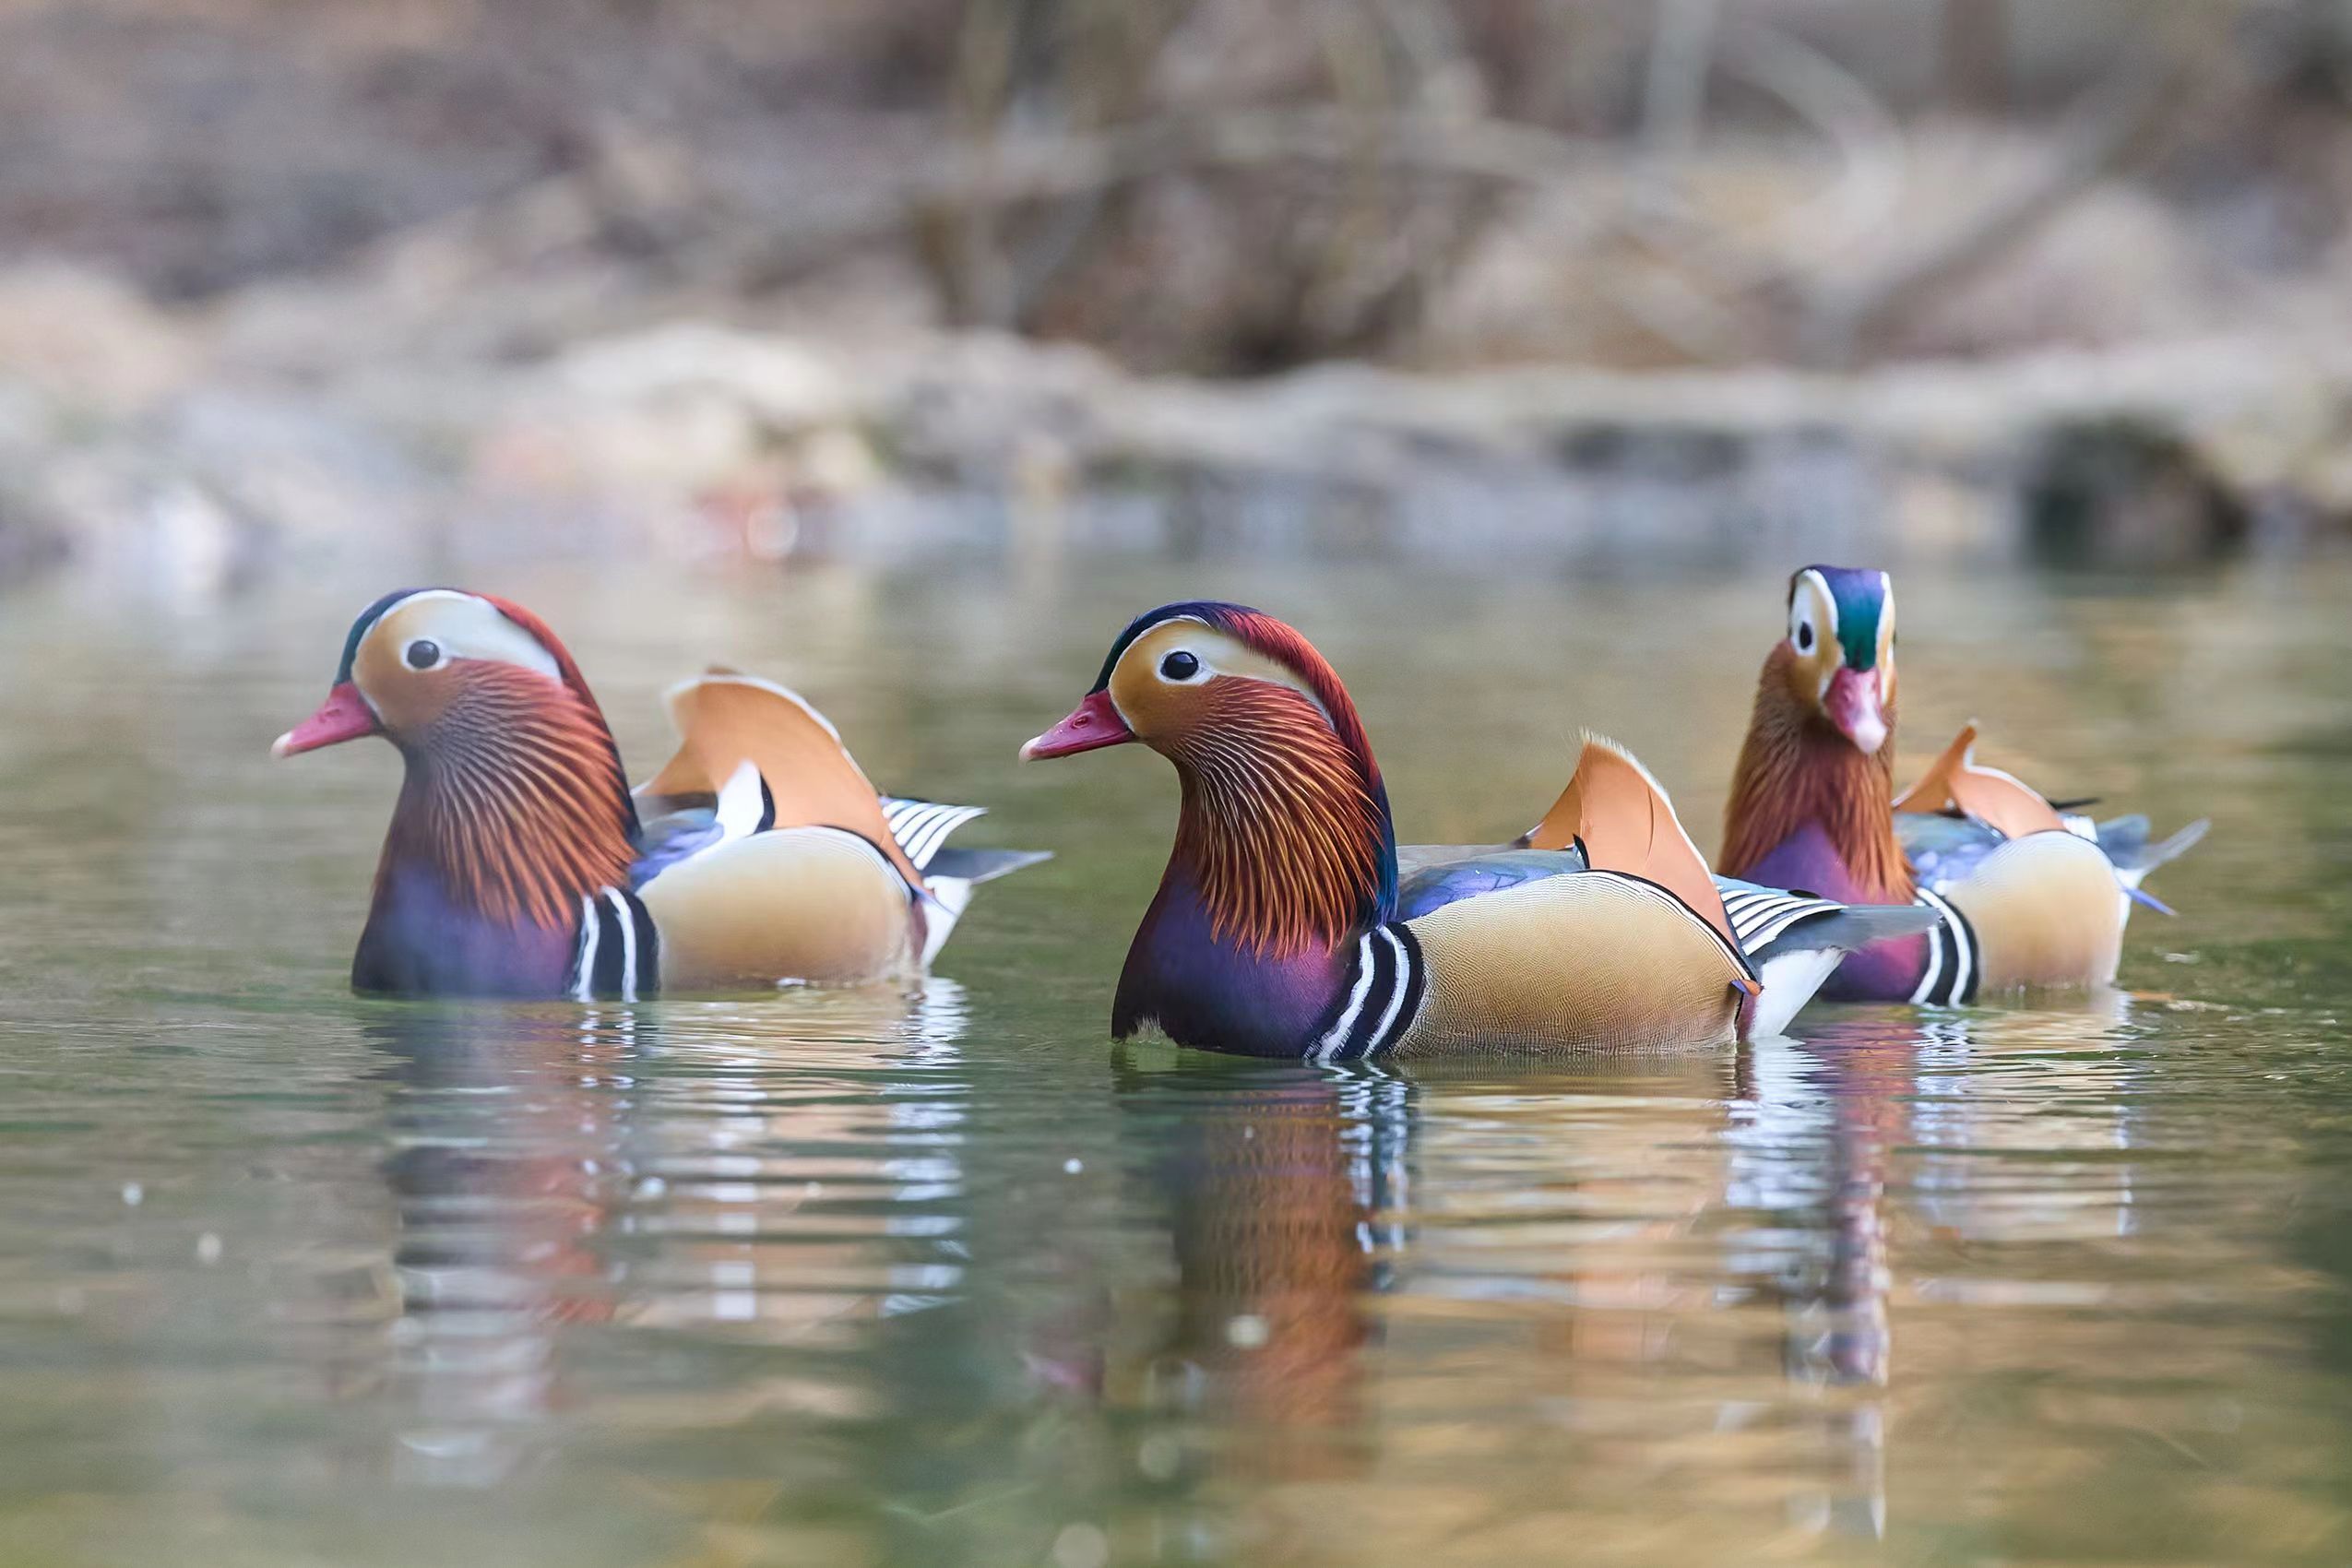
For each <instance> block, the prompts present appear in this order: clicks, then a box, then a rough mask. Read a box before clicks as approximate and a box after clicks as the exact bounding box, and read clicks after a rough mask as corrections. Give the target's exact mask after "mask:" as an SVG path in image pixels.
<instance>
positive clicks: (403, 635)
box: [271, 588, 637, 956]
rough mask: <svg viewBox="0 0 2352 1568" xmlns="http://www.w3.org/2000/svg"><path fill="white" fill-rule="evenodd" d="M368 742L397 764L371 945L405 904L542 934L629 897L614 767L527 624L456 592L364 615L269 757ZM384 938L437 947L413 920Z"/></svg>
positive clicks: (525, 618)
mask: <svg viewBox="0 0 2352 1568" xmlns="http://www.w3.org/2000/svg"><path fill="white" fill-rule="evenodd" d="M369 735H381V736H383V737H384V738H385V739H386V740H388V741H390V742H392V743H393V745H395V746H396V747H398V749H399V752H400V754H401V757H402V759H403V760H404V761H405V763H406V764H407V776H406V779H405V781H404V783H403V785H402V789H401V793H400V800H399V803H398V806H397V807H396V808H395V810H394V813H393V819H392V826H391V830H390V832H389V833H388V834H387V836H386V839H385V846H384V858H383V861H382V862H381V864H380V866H379V868H378V871H377V875H376V907H375V910H374V915H373V916H372V918H371V921H370V925H371V936H372V937H375V936H381V935H382V934H383V933H382V932H378V930H377V928H378V927H379V926H382V925H384V924H385V922H386V921H387V920H389V919H390V917H391V914H392V913H393V911H391V910H389V909H388V906H389V905H390V904H393V903H397V902H399V901H400V900H401V899H402V898H403V897H406V898H407V899H408V902H409V903H410V904H411V905H416V904H420V903H429V904H432V905H434V907H435V909H436V910H437V911H438V912H437V914H436V917H435V918H436V919H438V920H440V921H441V923H442V924H444V925H445V926H446V925H453V924H454V925H462V926H466V927H467V929H468V930H469V932H470V931H473V930H474V928H476V927H483V926H486V927H491V928H500V927H526V926H528V927H531V928H535V929H539V930H543V931H547V932H556V931H564V930H569V929H570V928H571V927H572V926H573V925H574V924H575V923H576V920H577V918H578V912H579V909H580V903H581V899H582V898H583V897H586V896H588V895H592V894H594V893H595V892H596V891H597V890H598V889H600V888H602V887H605V886H610V885H620V886H624V887H625V886H626V885H627V879H628V870H629V865H630V862H631V861H632V860H633V859H634V856H635V845H636V832H637V821H636V808H635V806H634V804H633V803H632V802H631V800H630V797H629V792H628V786H627V781H626V779H625V778H624V775H623V772H622V769H621V761H620V756H619V754H618V752H617V751H616V750H615V748H614V746H613V743H612V733H611V731H609V730H608V729H607V728H606V727H605V722H604V716H603V714H602V713H601V712H600V710H599V709H598V707H597V705H596V699H595V697H594V696H593V695H590V693H589V691H588V683H587V682H586V681H585V680H584V679H583V678H582V677H581V675H580V671H579V668H578V666H577V665H576V664H575V663H574V662H573V661H572V658H571V656H570V655H569V654H568V653H566V652H565V651H564V647H563V645H562V644H561V643H560V642H558V641H557V640H556V638H555V636H554V634H553V633H552V632H551V631H549V630H548V628H547V626H546V625H545V624H544V623H542V622H541V621H540V619H539V618H538V617H537V616H535V615H533V614H531V613H530V612H529V611H527V610H524V609H522V608H521V607H520V606H518V605H515V604H509V603H507V602H505V600H497V599H493V598H489V597H487V596H485V595H481V594H474V593H465V592H460V591H458V590H457V589H454V588H411V589H403V590H401V591H399V592H397V593H390V594H386V595H385V596H384V597H383V598H382V599H380V600H376V601H375V602H374V604H372V605H370V606H368V608H367V609H366V610H365V611H363V612H362V613H361V615H360V617H359V619H358V620H357V621H354V622H353V623H352V624H351V630H350V636H349V637H347V638H346V639H345V640H344V644H343V657H342V662H341V664H340V665H339V667H338V668H337V670H336V672H335V680H334V683H333V684H332V685H331V686H330V687H329V689H328V691H327V700H326V701H325V702H323V703H321V704H320V705H319V707H318V710H317V711H316V712H315V713H314V714H312V715H311V716H310V717H309V718H308V719H304V720H303V722H301V723H300V724H297V725H296V726H294V728H293V729H291V730H289V731H287V732H286V733H285V734H283V735H281V736H279V738H278V742H277V743H276V744H275V745H274V746H272V747H271V751H272V753H273V754H276V755H278V756H281V757H283V756H292V755H295V754H299V753H302V752H310V751H316V750H318V749H320V748H321V747H325V746H331V745H337V744H339V743H341V742H345V741H352V740H358V739H360V738H362V737H363V736H369ZM393 923H395V924H397V925H398V926H400V927H401V930H400V931H399V932H398V933H397V934H398V936H399V937H400V939H401V940H402V941H410V942H430V941H433V940H435V939H436V936H437V935H446V932H441V933H436V932H433V931H429V930H425V929H422V926H425V925H430V924H431V923H432V921H423V920H422V918H421V917H420V918H415V919H409V920H405V921H394V922H393ZM476 934H477V935H478V932H477V933H476ZM386 939H387V940H388V938H386ZM472 939H473V938H472V937H469V940H472ZM365 951H366V945H365V944H364V943H363V945H362V953H363V956H364V954H365Z"/></svg>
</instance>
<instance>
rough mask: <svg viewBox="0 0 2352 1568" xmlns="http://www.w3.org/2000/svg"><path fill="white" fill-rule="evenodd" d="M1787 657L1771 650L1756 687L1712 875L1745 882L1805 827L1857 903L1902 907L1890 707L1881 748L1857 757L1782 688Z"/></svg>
mask: <svg viewBox="0 0 2352 1568" xmlns="http://www.w3.org/2000/svg"><path fill="white" fill-rule="evenodd" d="M1791 658H1792V656H1791V655H1790V653H1789V651H1788V645H1786V644H1782V645H1780V646H1778V647H1775V648H1774V649H1773V651H1772V654H1771V656H1770V657H1769V658H1767V659H1765V660H1764V673H1763V675H1762V676H1761V677H1760V678H1759V679H1758V681H1757V683H1756V706H1755V712H1754V715H1753V717H1752V718H1751V719H1749V721H1748V738H1747V740H1746V742H1744V743H1743V744H1742V745H1741V746H1740V766H1739V768H1738V770H1737V771H1736V772H1735V773H1734V774H1733V776H1732V779H1731V799H1730V801H1729V802H1728V804H1727V805H1726V806H1725V808H1724V814H1723V852H1722V854H1721V855H1720V856H1718V857H1717V869H1718V870H1719V871H1721V872H1722V873H1723V874H1724V875H1726V876H1745V875H1746V874H1747V873H1749V871H1750V870H1751V869H1752V868H1753V867H1754V866H1755V865H1756V864H1757V862H1759V861H1762V860H1763V859H1764V857H1765V856H1766V855H1768V854H1770V853H1771V852H1772V851H1773V850H1774V849H1777V848H1779V847H1780V846H1781V845H1782V844H1784V843H1786V842H1788V838H1789V837H1790V836H1791V835H1793V834H1795V833H1797V832H1798V831H1800V829H1802V828H1803V827H1804V826H1806V825H1807V824H1808V823H1812V824H1818V825H1819V826H1820V827H1821V829H1822V832H1823V835H1824V836H1825V837H1827V838H1828V840H1829V843H1830V847H1831V848H1832V849H1835V851H1836V854H1837V857H1838V859H1839V860H1840V861H1843V862H1844V864H1845V866H1846V869H1847V873H1849V874H1850V875H1852V877H1853V878H1854V880H1855V882H1856V883H1857V884H1858V885H1859V889H1860V891H1861V892H1862V893H1863V894H1864V895H1866V896H1867V897H1871V898H1874V899H1878V900H1880V901H1883V902H1885V903H1890V904H1907V903H1909V902H1910V901H1911V898H1912V896H1913V893H1914V890H1915V889H1914V884H1913V878H1912V875H1911V866H1910V862H1909V861H1907V860H1906V859H1905V858H1904V854H1903V846H1902V844H1901V842H1900V841H1899V840H1897V839H1896V837H1895V805H1894V801H1895V707H1894V705H1893V704H1891V703H1890V704H1889V705H1888V706H1887V708H1886V731H1887V736H1886V743H1885V744H1884V745H1883V746H1881V747H1880V748H1879V750H1878V753H1877V754H1876V755H1874V756H1865V755H1864V754H1862V753H1861V752H1860V751H1859V750H1858V749H1856V747H1855V745H1854V742H1851V741H1849V740H1847V738H1846V737H1845V736H1844V735H1841V734H1839V733H1838V732H1837V731H1836V729H1835V727H1833V726H1832V725H1831V724H1830V723H1829V721H1828V720H1827V719H1823V717H1822V716H1821V715H1820V714H1819V713H1817V712H1814V711H1812V710H1811V709H1809V708H1808V707H1806V706H1805V705H1804V704H1803V703H1802V702H1801V701H1800V700H1799V698H1798V696H1797V695H1796V694H1795V693H1794V692H1793V691H1791V690H1790V689H1789V680H1788V664H1789V662H1790V659H1791Z"/></svg>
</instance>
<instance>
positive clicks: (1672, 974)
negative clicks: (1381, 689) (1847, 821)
mask: <svg viewBox="0 0 2352 1568" xmlns="http://www.w3.org/2000/svg"><path fill="white" fill-rule="evenodd" d="M1130 741H1141V742H1144V743H1145V744H1146V745H1147V746H1149V747H1151V748H1152V749H1153V750H1154V751H1157V752H1158V753H1159V754H1161V755H1162V756H1165V757H1166V758H1168V759H1169V761H1170V762H1171V763H1173V764H1174V765H1175V767H1176V773H1177V778H1178V779H1179V781H1180V782H1181V784H1182V804H1181V807H1180V810H1179V815H1178V818H1177V826H1176V843H1175V847H1174V849H1173V850H1172V851H1171V852H1170V858H1169V862H1168V870H1167V873H1166V874H1165V876H1164V877H1163V878H1162V879H1161V882H1160V885H1159V892H1158V897H1155V898H1154V899H1153V900H1152V904H1151V908H1150V910H1149V911H1148V912H1147V913H1146V915H1145V916H1144V921H1143V926H1142V929H1141V930H1139V931H1138V932H1136V933H1135V939H1134V945H1133V947H1132V948H1131V949H1130V950H1129V952H1128V955H1127V964H1126V968H1125V970H1124V971H1123V973H1122V974H1121V976H1120V979H1119V992H1118V998H1117V1002H1116V1004H1115V1005H1114V1007H1113V1011H1112V1015H1111V1032H1112V1034H1113V1035H1115V1036H1116V1037H1118V1038H1120V1039H1126V1038H1128V1037H1130V1036H1133V1035H1134V1034H1136V1033H1138V1032H1140V1031H1142V1030H1144V1029H1145V1028H1155V1027H1156V1028H1158V1030H1159V1031H1160V1032H1162V1033H1164V1034H1166V1035H1168V1036H1169V1037H1170V1038H1171V1039H1174V1040H1176V1041H1177V1042H1178V1043H1180V1044H1182V1045H1190V1046H1197V1047H1203V1048H1206V1049H1210V1050H1219V1051H1237V1052H1241V1053H1244V1054H1249V1055H1257V1056H1278V1057H1302V1058H1307V1059H1310V1060H1313V1061H1317V1062H1326V1063H1327V1062H1334V1061H1342V1060H1350V1059H1357V1058H1361V1057H1366V1056H1371V1055H1373V1054H1376V1053H1381V1052H1392V1053H1395V1054H1397V1055H1401V1056H1409V1055H1414V1054H1427V1053H1438V1052H1458V1051H1474V1050H1479V1049H1493V1050H1503V1051H1567V1050H1580V1049H1597V1048H1610V1047H1618V1048H1625V1049H1634V1050H1640V1049H1662V1048H1668V1047H1675V1046H1690V1047H1705V1046H1712V1045H1718V1044H1722V1043H1726V1042H1728V1041H1730V1040H1732V1039H1736V1038H1739V1037H1740V1036H1742V1035H1746V1034H1752V1033H1772V1032H1776V1031H1777V1030H1778V1029H1779V1028H1781V1027H1782V1026H1783V1025H1785V1024H1786V1023H1787V1022H1788V1018H1789V1016H1791V1015H1793V1014H1794V1013H1795V1012H1796V1010H1797V1008H1798V1007H1799V1006H1800V1005H1802V1004H1803V1003H1804V1002H1805V1000H1806V998H1807V997H1808V996H1810V995H1811V994H1812V988H1813V987H1815V986H1817V985H1819V984H1820V983H1821V980H1823V978H1824V977H1825V976H1826V975H1827V974H1828V972H1829V970H1830V969H1831V968H1834V967H1835V962H1836V959H1837V958H1838V957H1839V956H1842V954H1843V953H1845V952H1846V951H1848V950H1850V949H1852V948H1854V947H1857V946H1859V945H1861V944H1864V943H1867V942H1871V941H1874V940H1876V939H1878V938H1880V937H1883V936H1886V935H1890V934H1898V933H1901V932H1918V931H1923V930H1925V929H1926V928H1927V926H1928V925H1929V923H1930V921H1929V919H1928V917H1926V916H1925V914H1924V913H1923V912H1922V911H1918V910H1916V909H1883V910H1862V909H1846V908H1845V907H1844V906H1842V905H1839V904H1835V903H1832V902H1830V901H1828V900H1825V899H1796V898H1789V897H1785V896H1781V895H1777V894H1774V893H1771V892H1769V891H1768V890H1766V889H1763V888H1748V887H1744V886H1742V885H1737V884H1726V885H1727V886H1729V887H1731V888H1733V889H1734V890H1735V892H1737V893H1738V894H1740V895H1741V896H1743V897H1745V896H1749V895H1752V896H1753V897H1755V898H1756V899H1757V900H1758V912H1757V916H1756V918H1755V920H1754V921H1752V922H1750V923H1749V924H1748V925H1747V926H1745V927H1743V928H1735V925H1734V923H1733V922H1732V921H1730V920H1729V919H1728V917H1727V914H1726V910H1725V906H1724V900H1723V897H1721V895H1720V894H1719V892H1718V885H1717V884H1716V882H1715V881H1713V880H1711V879H1710V878H1709V876H1708V873H1707V870H1706V862H1705V861H1704V860H1702V859H1701V858H1700V856H1699V852H1698V850H1697V849H1696V848H1694V847H1693V845H1692V843H1691V841H1690V839H1689V837H1687V836H1685V835H1684V834H1683V832H1682V829H1681V825H1680V824H1679V823H1677V822H1676V821H1675V818H1674V811H1673V807H1672V806H1671V805H1670V804H1669V802H1667V799H1666V796H1665V794H1664V792H1663V791H1661V790H1659V789H1658V787H1657V784H1656V783H1655V782H1653V781H1652V780H1651V778H1650V777H1649V776H1648V775H1647V774H1646V773H1645V772H1644V771H1643V770H1642V768H1641V766H1640V765H1639V764H1638V763H1636V762H1634V761H1633V758H1632V757H1631V756H1629V755H1628V754H1625V753H1624V752H1622V751H1621V750H1620V749H1618V748H1617V747H1616V746H1614V745H1612V744H1610V742H1606V741H1601V740H1598V739H1591V740H1587V741H1586V743H1585V747H1584V751H1583V754H1582V755H1581V757H1580V759H1579V761H1578V764H1577V768H1576V773H1575V776H1574V779H1573V780H1572V782H1571V783H1570V785H1569V788H1568V790H1567V792H1566V793H1565V794H1563V795H1562V798H1561V802H1560V803H1559V804H1558V805H1556V806H1555V807H1554V808H1553V810H1552V812H1551V814H1550V815H1549V816H1548V817H1547V818H1546V822H1547V823H1548V824H1562V825H1567V826H1568V828H1569V831H1570V834H1571V837H1570V839H1569V840H1568V847H1566V848H1564V849H1526V848H1521V847H1515V846H1503V847H1497V848H1437V849H1407V850H1404V851H1402V852H1401V853H1400V851H1399V850H1398V849H1397V847H1396V835H1395V832H1394V829H1393V828H1392V826H1391V824H1390V819H1389V811H1388V795H1387V791H1386V790H1385V789H1384V786H1383V785H1382V782H1381V777H1380V768H1379V766H1378V765H1377V764H1376V763H1374V761H1373V760H1372V747H1371V744H1370V742H1368V741H1367V740H1366V739H1365V735H1364V728H1363V724H1362V722H1361V721H1360V719H1358V717H1357V714H1356V708H1355V705H1354V704H1353V703H1351V702H1350V701H1349V700H1348V693H1347V690H1346V688H1345V687H1343V686H1342V685H1341V684H1340V683H1339V678H1338V676H1337V675H1336V674H1335V673H1333V671H1332V669H1331V666H1330V665H1329V664H1327V663H1325V662H1324V659H1323V657H1322V656H1321V655H1320V654H1318V653H1317V652H1316V651H1315V650H1314V648H1313V647H1312V646H1310V645H1309V644H1308V642H1307V640H1306V638H1304V637H1303V636H1300V635H1299V633H1298V632H1296V631H1295V630H1293V629H1292V628H1290V627H1289V626H1288V625H1285V624H1283V623H1282V622H1280V621H1277V620H1276V619H1275V618H1274V617H1272V616H1270V615H1267V614H1265V613H1263V612H1259V611H1255V610H1250V609H1246V608H1244V607H1242V606H1240V605H1234V604H1224V603H1215V602H1207V601H1196V602H1191V603H1182V604H1170V605H1167V606H1164V607H1162V608H1160V609H1158V610H1155V611H1152V612H1150V613H1148V614H1146V615H1143V616H1141V617H1139V618H1138V619H1137V620H1136V621H1135V622H1134V624H1132V625H1130V626H1129V627H1128V628H1127V629H1126V631H1125V632H1123V634H1121V636H1120V637H1119V639H1118V641H1117V642H1116V643H1114V644H1113V645H1112V647H1111V653H1110V657H1109V658H1107V659H1104V661H1103V665H1102V672H1101V674H1100V676H1099V678H1098V679H1097V680H1096V682H1095V683H1094V687H1093V689H1092V690H1091V691H1090V692H1088V693H1087V695H1086V698H1085V699H1084V700H1083V701H1082V702H1080V703H1079V704H1078V706H1077V707H1076V708H1075V710H1074V711H1073V712H1072V713H1071V714H1070V715H1069V717H1068V718H1066V719H1063V720H1062V721H1061V722H1060V723H1059V724H1056V725H1055V726H1054V727H1053V728H1052V729H1051V730H1049V731H1046V732H1045V733H1044V734H1042V735H1039V736H1038V737H1037V738H1036V739H1035V740H1033V741H1031V742H1028V745H1026V746H1024V747H1022V748H1021V754H1022V756H1024V757H1059V756H1069V755H1073V754H1076V753H1079V752H1088V751H1094V750H1097V749H1099V748H1100V747H1104V746H1114V745H1120V744H1123V743H1124V742H1130Z"/></svg>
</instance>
